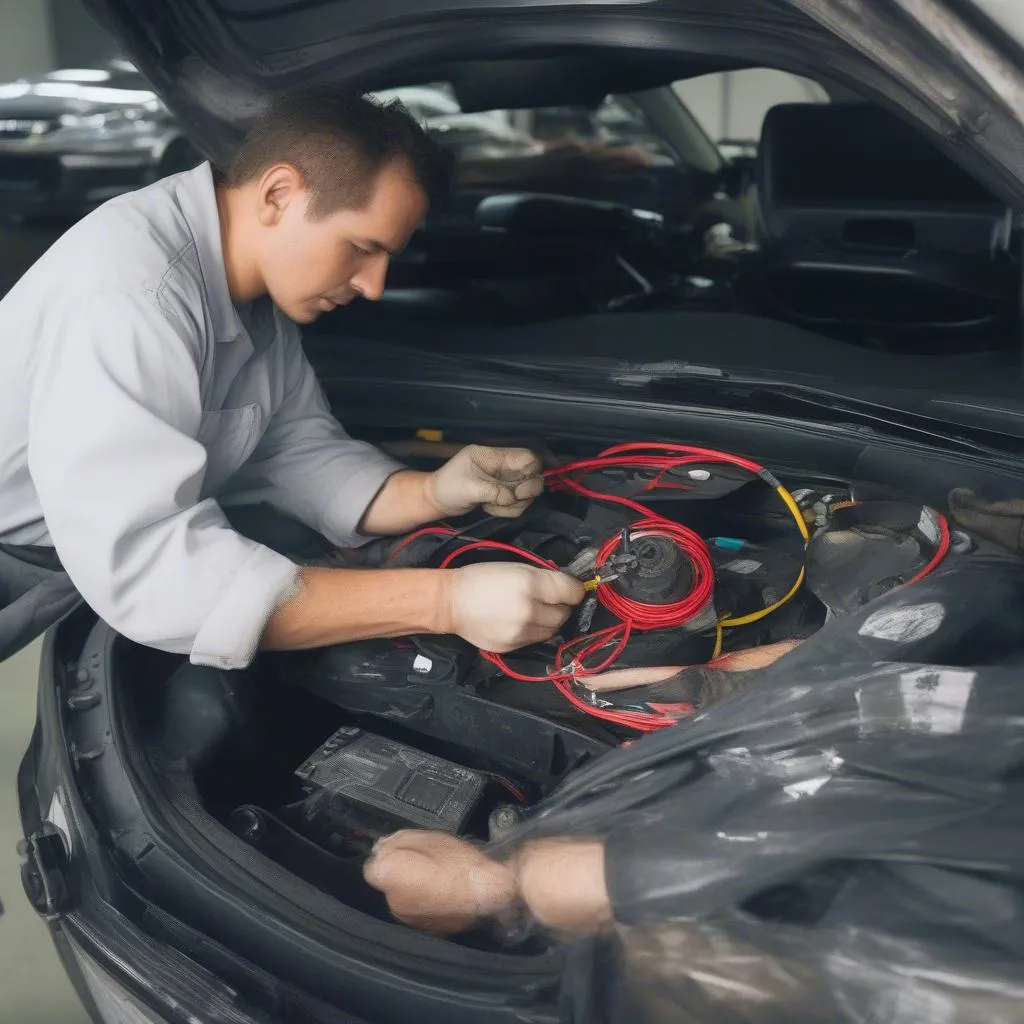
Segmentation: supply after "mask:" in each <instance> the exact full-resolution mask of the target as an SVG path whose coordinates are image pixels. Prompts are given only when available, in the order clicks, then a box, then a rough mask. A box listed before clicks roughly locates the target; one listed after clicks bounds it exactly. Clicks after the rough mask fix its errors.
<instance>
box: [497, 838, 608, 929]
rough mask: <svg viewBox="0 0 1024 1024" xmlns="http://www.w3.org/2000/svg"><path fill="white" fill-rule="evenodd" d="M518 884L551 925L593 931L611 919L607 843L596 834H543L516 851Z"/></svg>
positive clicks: (512, 864)
mask: <svg viewBox="0 0 1024 1024" xmlns="http://www.w3.org/2000/svg"><path fill="white" fill-rule="evenodd" d="M510 867H511V868H512V870H513V872H514V873H515V878H516V888H517V890H518V893H519V896H520V898H521V899H522V901H523V903H525V904H526V906H527V907H528V908H529V911H530V913H531V914H532V915H533V917H534V918H535V919H536V920H537V921H538V922H539V923H540V924H542V925H544V926H545V927H547V928H552V929H554V930H555V931H560V932H572V933H576V934H584V935H590V934H593V933H594V932H597V931H600V930H601V929H602V928H604V927H605V926H606V925H608V924H610V923H611V920H612V908H611V901H610V899H609V898H608V889H607V886H606V884H605V874H604V844H603V843H601V842H600V841H598V840H595V839H568V838H567V839H539V840H535V841H533V842H529V843H526V844H525V845H524V846H523V847H522V848H521V849H520V850H518V851H517V852H516V853H515V854H514V855H513V857H512V860H511V862H510Z"/></svg>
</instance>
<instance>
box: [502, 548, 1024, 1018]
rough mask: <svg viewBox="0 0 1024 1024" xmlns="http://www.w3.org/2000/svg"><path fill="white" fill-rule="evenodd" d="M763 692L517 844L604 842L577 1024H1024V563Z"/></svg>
mask: <svg viewBox="0 0 1024 1024" xmlns="http://www.w3.org/2000/svg"><path fill="white" fill-rule="evenodd" d="M748 677H749V678H747V679H745V680H744V683H743V685H740V686H738V687H737V688H736V689H735V691H734V692H733V693H731V694H730V695H729V696H728V697H726V698H725V699H724V700H723V701H722V702H721V703H720V704H717V705H715V706H713V707H711V708H709V709H708V710H707V711H705V712H703V713H701V714H699V715H698V716H696V717H695V718H694V719H692V720H690V721H688V722H683V723H681V724H680V725H678V726H677V727H675V728H672V729H666V730H664V731H662V732H661V733H658V734H655V735H651V736H648V737H645V738H643V739H642V740H640V741H638V742H636V743H633V744H631V745H630V746H628V747H626V748H624V749H621V750H619V751H617V752H615V753H613V754H610V755H608V756H607V757H605V758H602V759H601V760H600V761H599V762H597V763H595V764H594V765H593V766H592V767H591V768H590V769H588V770H586V771H584V772H582V773H578V774H576V775H574V776H573V777H571V778H570V779H569V780H568V781H567V782H566V783H565V784H564V785H563V787H562V788H561V789H560V790H559V791H558V792H557V793H556V794H555V795H554V796H553V797H552V798H550V799H549V800H548V802H547V803H546V804H545V805H544V806H543V807H542V808H540V809H539V813H538V814H537V815H536V816H534V818H533V819H532V820H531V821H530V822H528V823H527V825H526V826H525V827H524V828H523V829H522V830H520V832H519V833H518V834H517V835H516V837H515V839H514V842H515V843H518V844H520V848H522V847H521V844H523V843H525V842H526V841H528V840H531V839H535V838H540V837H543V836H566V837H574V836H575V837H582V836H586V837H598V838H600V839H602V840H603V842H604V847H605V881H606V884H607V889H608V895H609V897H610V901H611V905H612V912H613V917H614V920H615V927H614V929H613V930H612V931H611V932H610V933H608V934H604V935H599V936H596V937H591V938H589V939H584V940H573V943H572V946H571V948H570V953H569V958H568V968H567V972H566V977H565V982H564V992H563V1005H564V1008H565V1014H566V1019H569V1020H573V1021H574V1022H579V1024H582V1022H584V1021H586V1022H588V1024H599V1022H615V1024H618V1022H623V1024H625V1022H630V1024H633V1022H646V1021H651V1022H658V1024H660V1022H662V1021H665V1022H669V1021H671V1022H673V1024H684V1022H686V1024H690V1022H694V1024H696V1022H700V1024H705V1022H707V1024H732V1022H744V1024H747V1022H750V1024H755V1022H756V1024H776V1022H777V1024H803V1022H808V1024H810V1022H815V1024H817V1022H822V1024H838V1022H851V1024H853V1022H855V1024H910V1022H913V1024H918V1022H920V1024H961V1022H964V1024H966V1022H968V1021H970V1022H976V1021H985V1022H987V1024H994V1022H1011V1021H1013V1022H1019V1021H1022V1020H1024V972H1022V971H1021V967H1020V965H1021V964H1022V963H1024V775H1022V767H1024V561H1021V560H1019V559H1016V558H1011V557H1009V556H1005V557H1004V556H1002V555H999V554H988V553H979V552H977V551H976V552H975V553H974V554H972V555H968V556H964V557H956V558H950V559H949V560H947V562H946V564H945V565H944V567H943V568H942V569H941V570H939V571H937V572H936V573H934V574H933V575H932V576H930V577H928V578H926V579H925V580H923V581H921V582H919V583H916V584H913V585H912V586H905V587H901V588H899V589H896V590H893V591H891V592H890V593H888V594H886V595H884V596H882V597H880V598H878V599H876V600H874V601H872V602H871V603H870V604H869V605H867V606H866V607H864V608H862V609H861V610H860V611H858V612H856V613H854V614H851V615H848V616H842V615H840V616H835V617H833V618H831V619H830V620H829V621H828V622H827V623H826V625H825V626H824V627H823V628H822V629H821V630H820V631H819V632H818V633H816V634H815V635H814V636H812V637H810V638H809V639H807V640H806V641H805V642H804V643H802V644H801V645H800V646H798V647H796V648H795V649H794V650H793V651H791V652H790V653H788V654H786V655H785V656H784V657H782V658H781V659H779V660H778V661H777V662H775V664H773V665H772V666H770V667H769V668H766V669H762V670H759V671H755V672H750V673H749V674H748ZM503 852H507V849H506V850H504V851H503Z"/></svg>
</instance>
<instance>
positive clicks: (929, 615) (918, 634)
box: [859, 602, 946, 644]
mask: <svg viewBox="0 0 1024 1024" xmlns="http://www.w3.org/2000/svg"><path fill="white" fill-rule="evenodd" d="M945 615H946V611H945V609H944V608H943V607H942V605H941V604H938V603H936V602H931V603H929V604H915V605H911V606H910V607H909V608H886V609H884V610H883V611H877V612H875V613H874V614H873V615H869V616H868V617H867V618H866V619H865V620H864V624H863V625H862V626H861V627H860V630H859V632H860V635H861V636H870V637H874V638H875V639H876V640H891V641H892V642H893V643H901V644H909V643H913V642H914V641H915V640H923V639H924V638H925V637H926V636H931V635H932V633H934V632H935V630H937V629H938V628H939V626H940V625H941V624H942V620H943V619H944V618H945Z"/></svg>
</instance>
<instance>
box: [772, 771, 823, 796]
mask: <svg viewBox="0 0 1024 1024" xmlns="http://www.w3.org/2000/svg"><path fill="white" fill-rule="evenodd" d="M829 779H831V776H830V775H819V776H818V777H817V778H814V779H804V780H803V781H802V782H793V783H791V784H790V785H788V786H783V788H782V792H783V793H785V794H786V796H791V797H792V798H793V799H794V800H799V799H800V798H801V797H804V796H814V794H815V793H817V792H818V790H819V789H821V787H822V786H824V785H825V783H826V782H828V781H829Z"/></svg>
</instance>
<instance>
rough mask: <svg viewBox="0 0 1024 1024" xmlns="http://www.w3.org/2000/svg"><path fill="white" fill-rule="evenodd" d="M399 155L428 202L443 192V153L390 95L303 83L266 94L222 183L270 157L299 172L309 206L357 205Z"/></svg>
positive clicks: (319, 209) (446, 175)
mask: <svg viewBox="0 0 1024 1024" xmlns="http://www.w3.org/2000/svg"><path fill="white" fill-rule="evenodd" d="M396 160H398V161H405V163H407V164H408V165H409V168H410V169H411V170H412V174H413V177H414V178H415V180H416V182H417V183H418V184H419V185H420V187H421V188H422V189H423V190H424V191H425V192H426V194H427V198H428V199H429V200H430V202H431V203H432V204H433V203H436V202H438V201H440V200H441V199H443V198H444V196H445V194H446V193H447V190H448V187H449V181H450V161H449V158H448V155H447V154H446V153H445V152H444V150H442V149H441V147H440V146H438V145H437V144H436V143H435V142H433V141H432V140H431V139H430V137H429V136H428V135H427V133H426V132H425V131H424V130H423V128H422V127H421V126H420V125H419V124H418V123H417V122H416V121H415V120H414V119H413V118H412V116H411V115H410V114H409V113H408V112H407V111H406V110H405V108H404V107H402V105H401V103H399V102H398V101H393V102H391V103H387V104H380V103H375V102H374V101H372V100H370V99H368V98H367V97H365V96H362V95H360V94H359V93H356V92H351V91H345V90H340V89H332V88H329V87H325V86H313V87H304V88H299V89H293V90H290V91H288V92H284V93H280V94H279V95H277V96H275V97H273V98H272V99H271V101H270V102H269V103H268V105H267V107H266V108H265V109H264V111H263V112H262V113H261V114H260V116H259V118H258V119H257V121H256V123H255V124H254V125H253V127H252V128H251V129H250V131H249V133H248V134H247V135H246V137H245V139H244V140H243V142H242V144H241V146H240V147H239V149H238V151H237V152H236V153H235V155H234V158H233V159H232V161H231V163H230V164H229V166H228V167H227V170H226V172H225V174H224V181H225V183H226V184H227V185H229V186H238V185H244V184H246V183H248V182H251V181H255V180H256V179H257V178H259V176H260V175H261V174H263V172H264V171H266V170H267V169H268V168H269V167H273V165H274V164H276V163H288V164H291V165H292V166H293V167H295V168H296V169H297V170H298V172H299V173H300V174H301V175H302V178H303V181H304V183H305V186H306V188H307V190H308V191H309V194H310V206H309V214H310V216H311V217H314V218H316V217H324V216H327V215H328V214H330V213H333V212H334V211H336V210H341V209H349V210H352V209H360V208H362V207H363V206H365V205H366V203H368V202H369V201H370V196H371V194H372V189H373V185H374V182H375V181H376V180H377V175H378V174H380V172H381V171H382V170H383V169H384V168H385V167H386V166H387V165H388V164H391V163H393V162H395V161H396Z"/></svg>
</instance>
